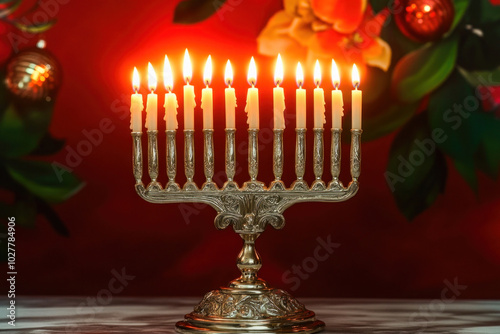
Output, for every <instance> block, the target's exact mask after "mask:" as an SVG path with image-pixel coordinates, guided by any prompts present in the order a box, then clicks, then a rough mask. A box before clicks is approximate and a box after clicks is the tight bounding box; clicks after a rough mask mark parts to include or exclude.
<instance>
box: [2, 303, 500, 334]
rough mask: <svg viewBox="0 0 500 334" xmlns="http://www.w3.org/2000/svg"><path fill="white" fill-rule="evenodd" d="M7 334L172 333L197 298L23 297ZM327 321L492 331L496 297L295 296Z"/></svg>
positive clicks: (336, 328) (364, 329)
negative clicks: (444, 300) (450, 299)
mask: <svg viewBox="0 0 500 334" xmlns="http://www.w3.org/2000/svg"><path fill="white" fill-rule="evenodd" d="M2 299H3V300H2V301H0V307H1V309H2V312H0V313H1V314H2V319H1V323H0V331H8V332H9V333H23V334H25V333H175V330H174V324H175V323H176V322H177V321H179V320H181V319H182V318H183V316H184V314H186V313H189V312H191V311H192V309H193V305H195V304H196V303H197V302H198V301H199V299H198V298H152V297H143V298H124V297H112V296H110V298H107V296H101V298H100V299H96V298H95V297H93V298H90V297H22V298H17V300H16V321H15V325H16V326H15V327H12V326H10V325H8V324H7V322H8V321H9V319H8V318H7V317H5V311H6V308H5V307H6V300H5V299H6V298H2ZM299 301H301V302H302V303H304V304H305V305H306V306H307V307H308V308H309V309H310V310H313V311H315V312H316V314H317V317H318V318H319V319H320V320H322V321H324V322H325V323H326V329H325V330H324V331H323V333H325V334H327V333H344V334H349V333H398V334H404V333H447V334H449V333H461V334H462V333H463V334H465V333H467V334H469V333H495V334H500V301H459V300H456V301H448V302H446V303H445V302H443V301H441V300H434V301H431V300H359V299H307V298H303V299H301V298H299Z"/></svg>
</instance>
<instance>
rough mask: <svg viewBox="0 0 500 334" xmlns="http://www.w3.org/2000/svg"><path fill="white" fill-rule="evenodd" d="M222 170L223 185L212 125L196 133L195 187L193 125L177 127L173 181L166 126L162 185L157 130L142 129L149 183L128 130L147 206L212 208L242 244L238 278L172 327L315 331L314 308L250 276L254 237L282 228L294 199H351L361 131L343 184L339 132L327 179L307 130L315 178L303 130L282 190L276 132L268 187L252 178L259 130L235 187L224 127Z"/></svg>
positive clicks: (317, 139) (320, 143)
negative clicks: (198, 175)
mask: <svg viewBox="0 0 500 334" xmlns="http://www.w3.org/2000/svg"><path fill="white" fill-rule="evenodd" d="M225 131H226V138H225V162H226V164H225V169H226V175H227V181H226V182H225V184H224V185H223V187H222V188H220V189H219V188H218V187H217V185H216V184H215V183H214V182H213V180H212V177H213V175H214V141H213V130H203V137H204V155H203V165H204V172H205V178H206V181H205V183H203V185H202V186H201V188H199V187H198V186H197V185H196V183H195V182H194V181H193V178H194V171H195V145H194V130H184V173H185V175H186V178H187V181H186V183H185V184H184V185H183V186H181V185H180V184H178V183H177V182H176V181H175V178H176V171H177V146H176V130H167V131H166V155H167V157H166V167H167V176H168V182H167V184H166V186H165V187H163V186H162V185H161V184H160V183H159V182H158V181H157V178H158V175H159V159H158V131H156V130H155V131H147V136H148V172H149V177H150V178H151V181H150V182H149V184H148V185H147V186H145V185H144V183H143V182H142V177H143V161H142V143H141V137H142V132H132V138H133V170H134V176H135V180H136V185H135V188H136V191H137V193H138V194H139V196H140V197H142V198H143V199H144V200H146V201H148V202H151V203H183V202H199V203H205V204H208V205H210V206H212V207H213V208H214V209H215V210H216V211H217V216H216V218H215V227H216V228H217V229H225V228H226V227H228V226H229V225H232V226H233V229H234V231H235V232H236V233H238V234H239V235H240V237H241V238H242V239H243V241H244V244H243V248H242V250H241V252H240V254H239V256H238V260H237V266H238V269H239V270H240V271H241V277H239V278H237V279H235V280H233V281H231V282H230V283H229V285H228V286H227V287H223V288H221V289H218V290H214V291H211V292H209V293H207V294H206V295H205V297H204V298H203V300H202V301H201V302H200V303H199V304H198V305H197V306H196V307H195V308H194V311H193V312H192V313H190V314H188V315H186V317H185V319H184V320H183V321H180V322H178V323H177V324H176V329H177V331H179V332H183V333H184V332H209V333H210V332H212V333H223V332H226V333H229V332H231V333H235V332H245V333H269V332H273V333H291V332H293V333H295V332H304V333H314V332H318V331H321V330H322V329H323V328H324V326H325V324H324V323H323V322H322V321H320V320H317V319H316V316H315V314H314V312H312V311H309V310H307V309H306V308H305V307H304V305H302V304H301V303H299V302H298V301H297V300H296V299H295V298H293V297H292V296H291V295H289V294H288V293H287V292H285V291H283V290H280V289H274V288H270V287H268V285H267V283H266V282H265V281H264V280H262V279H260V278H259V277H258V276H257V272H258V271H259V269H260V268H261V266H262V263H261V259H260V256H259V254H258V253H257V251H256V249H255V241H256V239H257V238H258V237H259V236H260V234H261V233H262V232H264V230H265V228H266V226H267V225H271V226H272V227H274V228H275V229H282V228H283V227H284V225H285V218H284V217H283V212H284V211H285V210H286V209H287V208H288V207H290V206H292V205H293V204H295V203H301V202H341V201H345V200H347V199H349V198H351V197H353V196H354V195H355V194H356V192H357V190H358V178H359V175H360V164H361V150H360V141H361V133H362V130H351V161H350V166H351V176H352V181H351V182H350V183H349V185H348V186H347V187H344V186H343V184H342V182H341V181H340V180H339V175H340V166H341V133H342V129H332V130H331V140H332V143H331V165H330V166H331V174H332V180H331V182H329V183H328V184H326V183H325V182H324V181H323V180H322V178H323V166H324V133H323V132H324V130H323V129H314V130H313V131H314V148H313V150H314V152H313V168H314V175H315V180H314V182H313V183H312V184H311V186H309V185H308V183H307V182H306V181H305V180H304V173H305V169H306V131H307V130H306V129H296V149H295V174H296V180H295V181H294V182H293V183H292V185H291V186H290V187H289V188H287V187H286V186H285V184H284V183H283V181H282V180H281V177H282V174H283V130H274V141H273V173H274V181H272V182H271V184H270V185H269V186H266V185H265V184H264V183H263V182H260V181H258V179H257V175H258V169H259V150H258V135H259V130H258V129H249V130H248V172H249V175H250V180H249V181H247V182H245V183H244V184H243V186H242V187H239V186H238V184H237V182H235V180H234V176H235V171H236V150H235V133H236V129H226V130H225Z"/></svg>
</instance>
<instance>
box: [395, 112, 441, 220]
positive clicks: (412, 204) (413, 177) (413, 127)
mask: <svg viewBox="0 0 500 334" xmlns="http://www.w3.org/2000/svg"><path fill="white" fill-rule="evenodd" d="M434 137H436V135H435V134H434V135H433V133H432V131H431V129H430V128H429V124H428V121H427V115H426V114H425V113H421V114H418V115H416V116H414V117H413V118H412V119H411V120H410V122H408V123H407V124H406V125H405V126H404V127H403V128H402V129H401V131H400V132H399V133H398V135H397V136H396V138H395V140H394V142H393V144H392V147H391V151H390V157H389V164H388V166H387V172H386V175H385V177H386V180H387V182H388V184H389V186H390V188H391V190H392V192H393V195H394V198H395V200H396V204H397V206H398V208H399V210H400V211H401V212H402V213H403V214H404V215H405V217H406V218H407V219H408V220H413V219H414V218H415V217H416V216H417V215H419V214H420V213H421V212H422V211H424V210H426V209H427V208H428V207H430V206H431V205H432V204H433V203H434V201H435V200H436V198H437V197H438V195H439V194H440V193H443V192H444V189H445V185H446V177H447V167H446V160H445V158H444V155H443V154H442V152H441V151H440V150H439V149H437V147H436V144H435V141H434Z"/></svg>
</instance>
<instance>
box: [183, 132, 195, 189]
mask: <svg viewBox="0 0 500 334" xmlns="http://www.w3.org/2000/svg"><path fill="white" fill-rule="evenodd" d="M184 173H185V174H186V178H187V182H186V185H185V187H186V186H193V185H194V186H195V187H196V185H195V183H194V182H193V178H194V130H184Z"/></svg>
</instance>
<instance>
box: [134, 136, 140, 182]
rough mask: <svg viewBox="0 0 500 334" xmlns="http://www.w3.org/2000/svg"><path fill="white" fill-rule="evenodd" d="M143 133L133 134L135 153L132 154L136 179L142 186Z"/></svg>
mask: <svg viewBox="0 0 500 334" xmlns="http://www.w3.org/2000/svg"><path fill="white" fill-rule="evenodd" d="M141 137H142V132H132V138H133V146H132V148H133V152H132V166H133V172H134V178H135V180H136V183H137V184H142V181H141V180H142V142H141Z"/></svg>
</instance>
